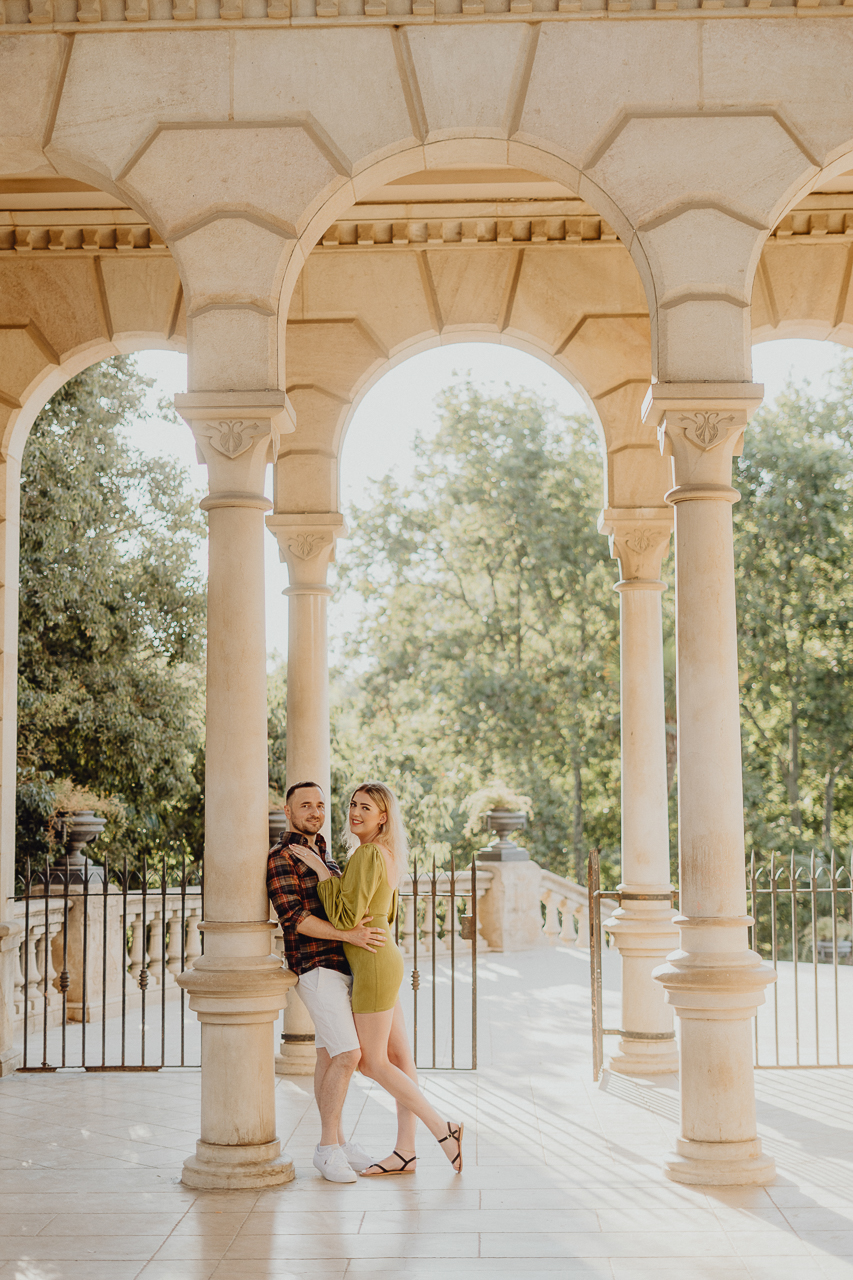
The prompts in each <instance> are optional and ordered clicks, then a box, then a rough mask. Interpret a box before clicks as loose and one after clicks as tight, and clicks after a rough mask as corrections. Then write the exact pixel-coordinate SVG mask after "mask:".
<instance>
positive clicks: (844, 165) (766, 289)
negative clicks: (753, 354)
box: [751, 151, 853, 346]
mask: <svg viewBox="0 0 853 1280" xmlns="http://www.w3.org/2000/svg"><path fill="white" fill-rule="evenodd" d="M851 231H853V151H848V152H846V153H845V154H844V155H843V156H841V157H840V158H839V159H838V160H837V161H836V162H834V163H833V164H831V165H828V166H826V167H825V168H823V169H821V170H820V172H819V173H818V174H817V175H816V176H815V177H814V178H812V179H811V180H810V181H808V182H807V183H805V184H804V185H803V187H802V188H801V190H800V191H799V192H798V193H797V198H796V200H793V201H790V202H789V203H788V205H787V207H786V209H785V210H784V212H783V215H782V216H781V217H780V219H779V220H778V221H777V222H776V223H775V225H774V226H773V228H772V230H771V232H770V233H769V235H768V236H767V238H766V239H765V241H764V244H763V247H762V253H761V257H760V259H759V261H758V263H757V266H756V271H755V275H754V279H753V284H752V294H751V318H752V337H753V342H766V341H769V340H772V339H774V338H812V339H817V340H831V341H833V342H838V343H840V344H841V345H842V346H853V291H851V276H853V240H851V235H850V232H851Z"/></svg>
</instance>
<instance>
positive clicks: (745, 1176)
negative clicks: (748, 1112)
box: [664, 1138, 776, 1187]
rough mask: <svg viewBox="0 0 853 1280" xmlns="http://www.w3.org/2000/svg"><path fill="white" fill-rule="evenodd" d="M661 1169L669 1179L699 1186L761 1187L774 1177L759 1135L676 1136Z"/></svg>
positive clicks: (773, 1169)
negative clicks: (725, 1138) (740, 1138)
mask: <svg viewBox="0 0 853 1280" xmlns="http://www.w3.org/2000/svg"><path fill="white" fill-rule="evenodd" d="M664 1172H665V1174H666V1176H667V1177H668V1178H669V1179H670V1180H671V1181H672V1182H684V1183H687V1185H688V1186H699V1187H746V1186H759V1187H764V1186H766V1185H767V1184H768V1183H769V1182H773V1181H774V1179H775V1177H776V1165H775V1163H774V1161H773V1160H772V1159H771V1158H770V1157H769V1156H766V1155H764V1153H763V1152H762V1150H761V1141H760V1139H759V1138H752V1139H750V1140H749V1141H747V1142H694V1141H692V1140H691V1139H688V1138H678V1139H676V1143H675V1155H674V1156H672V1157H671V1159H669V1160H668V1161H667V1163H666V1166H665V1169H664Z"/></svg>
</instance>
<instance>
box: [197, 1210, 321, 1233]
mask: <svg viewBox="0 0 853 1280" xmlns="http://www.w3.org/2000/svg"><path fill="white" fill-rule="evenodd" d="M250 1216H251V1219H252V1221H255V1220H256V1219H257V1218H259V1217H266V1216H270V1217H271V1216H272V1215H265V1214H251V1215H250V1214H249V1213H248V1211H246V1210H244V1211H243V1212H242V1213H240V1212H237V1213H229V1212H228V1211H227V1210H226V1209H214V1210H212V1211H211V1212H208V1213H196V1212H195V1210H194V1209H188V1210H187V1211H186V1213H185V1214H184V1216H183V1217H182V1218H180V1219H179V1221H178V1222H177V1224H176V1226H175V1229H174V1231H173V1232H172V1234H171V1239H173V1240H174V1239H175V1238H176V1237H177V1236H203V1235H208V1234H210V1233H213V1234H218V1235H227V1234H228V1232H229V1231H230V1232H231V1235H232V1236H234V1235H236V1234H237V1232H238V1231H239V1230H240V1228H241V1227H242V1226H243V1224H244V1223H245V1222H246V1220H247V1219H248V1218H249V1217H250ZM298 1216H299V1218H300V1219H301V1220H302V1221H304V1215H303V1214H299V1215H298Z"/></svg>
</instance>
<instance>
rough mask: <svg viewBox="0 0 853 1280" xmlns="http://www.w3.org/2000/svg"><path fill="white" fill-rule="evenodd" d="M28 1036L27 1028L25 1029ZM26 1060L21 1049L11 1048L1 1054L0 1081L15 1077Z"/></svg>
mask: <svg viewBox="0 0 853 1280" xmlns="http://www.w3.org/2000/svg"><path fill="white" fill-rule="evenodd" d="M24 1034H25V1035H26V1028H25V1029H24ZM23 1060H24V1056H23V1054H22V1053H21V1051H20V1049H16V1048H10V1049H6V1050H4V1051H3V1052H2V1053H0V1080H2V1078H3V1077H4V1076H11V1075H14V1074H15V1072H16V1071H17V1070H18V1067H20V1065H21V1063H22V1062H23Z"/></svg>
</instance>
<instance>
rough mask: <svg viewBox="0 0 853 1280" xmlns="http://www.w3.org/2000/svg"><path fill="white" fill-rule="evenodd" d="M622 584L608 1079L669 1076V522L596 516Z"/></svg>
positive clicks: (647, 514) (673, 939)
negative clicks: (616, 964)
mask: <svg viewBox="0 0 853 1280" xmlns="http://www.w3.org/2000/svg"><path fill="white" fill-rule="evenodd" d="M598 527H599V529H600V531H601V532H602V533H606V534H608V535H609V537H610V551H611V554H612V555H613V556H615V557H616V558H617V559H618V560H619V566H620V569H621V573H622V577H621V580H620V581H619V582H618V583H617V584H616V590H617V591H618V592H619V597H620V599H619V612H620V677H621V742H622V883H621V884H620V886H619V892H620V894H621V895H622V897H621V902H620V905H619V907H618V908H617V910H616V911H614V912H613V915H612V916H611V917H610V919H609V920H608V921H607V922H606V926H607V928H608V929H609V930H610V931H611V932H612V933H613V934H614V935H615V937H616V946H617V947H618V948H619V951H620V952H621V954H622V1019H621V1024H620V1025H621V1027H622V1029H623V1031H624V1032H626V1033H628V1034H625V1035H623V1036H622V1037H621V1038H620V1040H619V1046H618V1048H617V1049H616V1051H615V1053H613V1054H612V1055H611V1057H610V1063H609V1065H610V1069H611V1070H612V1071H619V1072H621V1073H622V1074H624V1075H642V1076H645V1075H661V1074H663V1073H665V1072H669V1071H677V1070H678V1052H677V1049H676V1045H675V1032H674V1030H673V1017H672V1010H671V1009H670V1008H668V1006H667V1004H666V1002H665V999H664V996H663V993H662V992H661V989H660V987H659V986H658V984H657V983H656V982H655V980H654V979H653V977H652V971H653V970H654V969H655V968H656V967H657V966H658V965H660V964H662V963H663V961H664V960H665V959H666V956H667V955H668V954H669V952H670V951H672V949H673V948H674V947H675V946H676V945H677V942H678V930H677V928H676V927H675V925H674V924H673V922H672V918H673V915H674V912H673V910H672V899H671V885H670V878H669V806H668V794H667V777H666V722H665V716H664V688H663V635H662V631H661V592H662V591H663V590H664V585H663V583H662V582H661V580H660V568H661V561H662V559H663V556H664V554H665V553H666V549H667V547H668V545H669V538H670V533H671V531H672V512H671V511H670V510H669V509H668V508H667V507H663V508H646V507H637V508H631V509H619V510H608V511H603V512H602V513H601V516H600V518H599V522H598Z"/></svg>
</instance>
